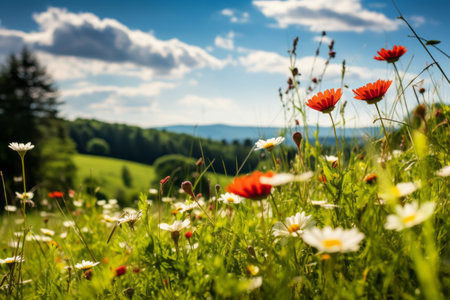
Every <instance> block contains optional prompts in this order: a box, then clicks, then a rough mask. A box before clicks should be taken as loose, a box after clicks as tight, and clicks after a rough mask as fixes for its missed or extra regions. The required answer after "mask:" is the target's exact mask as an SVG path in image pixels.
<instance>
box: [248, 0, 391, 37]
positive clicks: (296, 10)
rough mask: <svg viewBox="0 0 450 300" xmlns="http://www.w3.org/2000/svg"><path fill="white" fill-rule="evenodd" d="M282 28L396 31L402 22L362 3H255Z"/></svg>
mask: <svg viewBox="0 0 450 300" xmlns="http://www.w3.org/2000/svg"><path fill="white" fill-rule="evenodd" d="M253 5H254V6H255V7H256V8H258V9H259V10H260V11H261V12H262V13H263V14H264V15H265V16H266V17H268V18H273V19H275V20H276V21H277V25H276V26H278V27H280V28H286V27H288V26H290V25H301V26H305V27H307V28H308V29H309V30H310V31H322V30H326V31H354V32H363V31H366V30H370V31H393V30H397V28H398V27H399V24H400V22H398V21H396V20H393V19H389V18H388V17H387V16H385V15H384V14H382V13H379V12H375V11H370V10H368V9H366V8H363V6H362V4H361V0H314V1H311V0H299V1H295V0H291V1H259V0H258V1H253Z"/></svg>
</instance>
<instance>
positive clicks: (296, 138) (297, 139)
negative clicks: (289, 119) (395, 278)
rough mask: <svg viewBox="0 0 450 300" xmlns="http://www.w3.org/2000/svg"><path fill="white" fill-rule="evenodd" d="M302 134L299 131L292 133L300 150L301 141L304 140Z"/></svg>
mask: <svg viewBox="0 0 450 300" xmlns="http://www.w3.org/2000/svg"><path fill="white" fill-rule="evenodd" d="M302 138H303V136H302V134H301V133H300V132H298V131H296V132H294V133H293V134H292V139H293V140H294V142H295V144H296V145H297V148H298V150H299V151H300V143H301V142H302Z"/></svg>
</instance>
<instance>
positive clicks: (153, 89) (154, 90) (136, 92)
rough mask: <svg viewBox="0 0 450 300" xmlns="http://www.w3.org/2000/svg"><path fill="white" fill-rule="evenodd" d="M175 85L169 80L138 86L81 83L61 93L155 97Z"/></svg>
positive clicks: (75, 95)
mask: <svg viewBox="0 0 450 300" xmlns="http://www.w3.org/2000/svg"><path fill="white" fill-rule="evenodd" d="M175 86H176V85H175V83H171V82H150V83H145V84H141V85H139V86H135V87H134V86H117V85H90V84H88V83H83V84H82V85H81V86H80V85H77V86H76V87H75V88H73V89H64V90H62V91H61V94H62V96H63V97H64V98H68V97H80V96H82V95H89V94H94V93H113V94H114V95H116V96H126V97H155V96H158V95H159V94H160V93H161V91H162V90H164V89H172V88H174V87H175Z"/></svg>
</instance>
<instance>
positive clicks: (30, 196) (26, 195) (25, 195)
mask: <svg viewBox="0 0 450 300" xmlns="http://www.w3.org/2000/svg"><path fill="white" fill-rule="evenodd" d="M16 197H17V198H19V199H20V200H24V198H25V199H26V200H31V199H33V197H34V193H33V192H28V193H18V192H16Z"/></svg>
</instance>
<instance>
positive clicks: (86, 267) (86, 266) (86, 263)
mask: <svg viewBox="0 0 450 300" xmlns="http://www.w3.org/2000/svg"><path fill="white" fill-rule="evenodd" d="M99 263H100V262H99V261H98V262H92V261H89V260H84V259H83V261H82V262H81V263H78V264H76V265H75V268H77V269H80V270H89V269H91V268H93V267H95V266H96V265H98V264H99Z"/></svg>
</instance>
